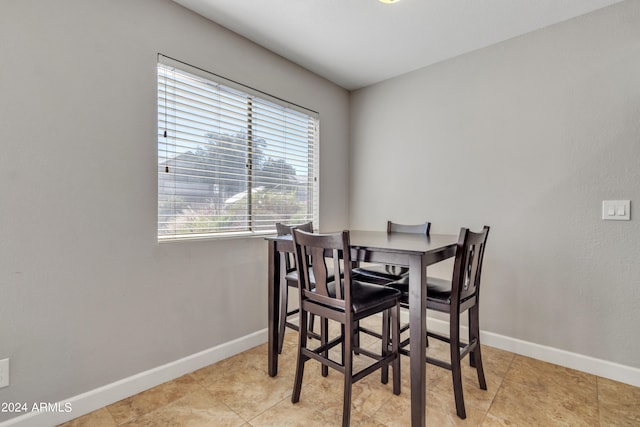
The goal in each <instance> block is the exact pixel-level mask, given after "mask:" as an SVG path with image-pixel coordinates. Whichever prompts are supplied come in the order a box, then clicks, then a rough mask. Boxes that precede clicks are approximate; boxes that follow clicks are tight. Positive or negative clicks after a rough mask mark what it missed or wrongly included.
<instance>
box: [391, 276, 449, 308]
mask: <svg viewBox="0 0 640 427" xmlns="http://www.w3.org/2000/svg"><path fill="white" fill-rule="evenodd" d="M387 286H389V287H390V288H394V289H397V290H399V291H400V292H402V302H405V303H407V302H408V299H409V298H408V297H409V276H406V277H403V278H401V279H399V280H396V281H394V282H391V283H388V284H387ZM427 299H430V300H435V301H441V302H447V303H448V302H451V281H450V280H446V279H440V278H437V277H427Z"/></svg>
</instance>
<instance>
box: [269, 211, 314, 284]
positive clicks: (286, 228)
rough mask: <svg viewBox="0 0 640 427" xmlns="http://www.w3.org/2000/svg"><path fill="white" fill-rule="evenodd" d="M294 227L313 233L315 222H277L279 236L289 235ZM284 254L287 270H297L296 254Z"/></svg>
mask: <svg viewBox="0 0 640 427" xmlns="http://www.w3.org/2000/svg"><path fill="white" fill-rule="evenodd" d="M294 227H295V228H297V229H299V230H302V231H307V232H309V233H313V222H307V223H304V224H300V225H288V224H283V223H281V222H276V233H278V236H287V235H289V234H291V229H292V228H294ZM284 255H285V256H284V262H285V268H286V269H287V272H289V271H292V270H295V268H296V263H295V255H293V254H290V253H287V254H284Z"/></svg>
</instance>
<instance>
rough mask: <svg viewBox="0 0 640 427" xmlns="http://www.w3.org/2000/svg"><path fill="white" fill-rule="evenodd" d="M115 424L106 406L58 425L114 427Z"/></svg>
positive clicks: (61, 426)
mask: <svg viewBox="0 0 640 427" xmlns="http://www.w3.org/2000/svg"><path fill="white" fill-rule="evenodd" d="M117 425H118V424H117V423H116V421H115V420H114V419H113V417H112V416H111V414H110V413H109V411H108V410H107V408H102V409H98V410H97V411H93V412H90V413H88V414H86V415H83V416H82V417H79V418H76V419H75V420H71V421H69V422H68V423H64V424H61V425H60V427H116V426H117Z"/></svg>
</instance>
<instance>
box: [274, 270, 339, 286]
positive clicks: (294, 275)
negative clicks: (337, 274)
mask: <svg viewBox="0 0 640 427" xmlns="http://www.w3.org/2000/svg"><path fill="white" fill-rule="evenodd" d="M309 273H310V274H309V281H311V284H312V285H313V284H314V283H316V278H315V276H314V275H313V270H311V271H309ZM284 278H285V279H287V282H289V283H290V282H295V284H291V286H298V270H291V271H290V272H288V273H287V274H286V275H285V276H284ZM327 280H328V281H333V280H334V274H333V269H330V270H329V277H327Z"/></svg>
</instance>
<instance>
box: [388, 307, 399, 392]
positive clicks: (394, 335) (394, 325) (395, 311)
mask: <svg viewBox="0 0 640 427" xmlns="http://www.w3.org/2000/svg"><path fill="white" fill-rule="evenodd" d="M390 320H391V340H392V341H391V351H392V352H393V353H394V354H395V355H396V358H395V359H394V360H393V394H395V395H399V394H400V379H401V378H402V377H401V375H400V307H399V306H396V307H394V308H392V309H391V319H390ZM387 348H388V347H387Z"/></svg>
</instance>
